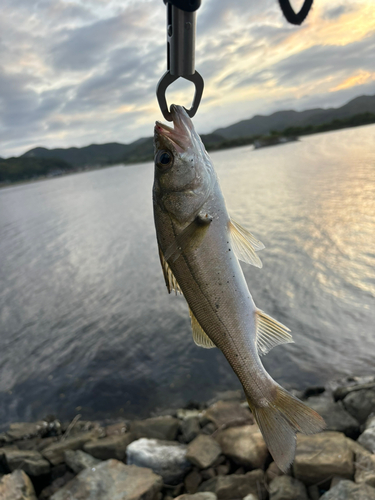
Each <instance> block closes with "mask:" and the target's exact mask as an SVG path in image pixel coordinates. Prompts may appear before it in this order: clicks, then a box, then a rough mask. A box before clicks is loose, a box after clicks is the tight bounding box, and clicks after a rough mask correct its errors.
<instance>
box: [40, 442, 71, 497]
mask: <svg viewBox="0 0 375 500" xmlns="http://www.w3.org/2000/svg"><path fill="white" fill-rule="evenodd" d="M73 453H74V452H73ZM74 477H75V476H74V474H73V473H72V472H65V474H64V475H63V476H61V477H58V478H56V479H54V480H53V481H52V483H51V484H50V485H49V486H47V487H46V488H44V489H43V490H42V491H41V493H40V495H39V500H49V499H50V497H51V496H52V495H53V494H54V493H56V491H58V490H59V489H60V488H62V487H63V486H65V485H66V484H68V483H69V481H71V480H72V479H74Z"/></svg>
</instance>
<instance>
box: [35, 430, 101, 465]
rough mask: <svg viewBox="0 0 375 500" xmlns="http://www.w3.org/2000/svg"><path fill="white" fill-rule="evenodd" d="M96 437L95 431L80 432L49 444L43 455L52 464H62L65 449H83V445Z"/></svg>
mask: <svg viewBox="0 0 375 500" xmlns="http://www.w3.org/2000/svg"><path fill="white" fill-rule="evenodd" d="M95 437H96V434H95V433H94V432H86V433H84V434H78V435H77V436H74V437H71V438H68V439H65V440H62V441H58V442H57V443H53V444H51V445H49V446H47V448H45V449H44V450H42V455H43V456H44V457H45V458H46V459H47V460H49V461H50V462H51V464H52V465H58V464H61V463H63V462H64V451H66V450H82V448H83V445H84V444H85V443H87V441H91V440H92V439H94V438H95Z"/></svg>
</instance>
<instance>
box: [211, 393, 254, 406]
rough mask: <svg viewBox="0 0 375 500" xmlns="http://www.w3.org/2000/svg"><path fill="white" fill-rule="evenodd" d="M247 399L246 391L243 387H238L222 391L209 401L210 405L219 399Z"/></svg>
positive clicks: (239, 400)
mask: <svg viewBox="0 0 375 500" xmlns="http://www.w3.org/2000/svg"><path fill="white" fill-rule="evenodd" d="M244 399H245V397H244V393H243V391H242V390H241V389H236V390H234V391H220V392H218V393H217V394H216V396H215V397H214V398H212V399H211V400H210V401H209V402H208V406H212V405H213V404H214V403H217V402H218V401H238V402H241V401H243V400H244Z"/></svg>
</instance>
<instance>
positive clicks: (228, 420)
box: [203, 401, 253, 428]
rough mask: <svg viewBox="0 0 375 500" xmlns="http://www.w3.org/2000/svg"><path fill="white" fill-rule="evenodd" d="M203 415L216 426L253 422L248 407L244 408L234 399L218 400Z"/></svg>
mask: <svg viewBox="0 0 375 500" xmlns="http://www.w3.org/2000/svg"><path fill="white" fill-rule="evenodd" d="M203 416H204V417H205V418H206V419H208V420H210V421H211V422H213V423H214V424H215V425H216V427H218V428H219V427H228V426H230V425H244V424H252V423H253V418H252V416H251V413H250V410H249V408H244V407H243V406H242V405H241V404H240V403H238V402H236V401H218V402H217V403H215V404H214V405H212V406H210V408H208V409H207V410H206V411H205V412H204V413H203Z"/></svg>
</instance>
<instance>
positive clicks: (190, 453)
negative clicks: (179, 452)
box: [186, 435, 221, 469]
mask: <svg viewBox="0 0 375 500" xmlns="http://www.w3.org/2000/svg"><path fill="white" fill-rule="evenodd" d="M220 454H221V448H220V445H219V444H218V443H217V441H215V440H214V439H212V437H210V436H204V435H200V436H198V437H196V438H195V439H194V441H192V442H191V443H190V444H189V446H188V447H187V452H186V458H187V459H188V460H189V461H190V462H191V463H192V464H194V465H196V466H197V467H198V468H199V469H207V467H211V465H213V464H214V462H215V461H216V459H217V458H218V457H219V456H220Z"/></svg>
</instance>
